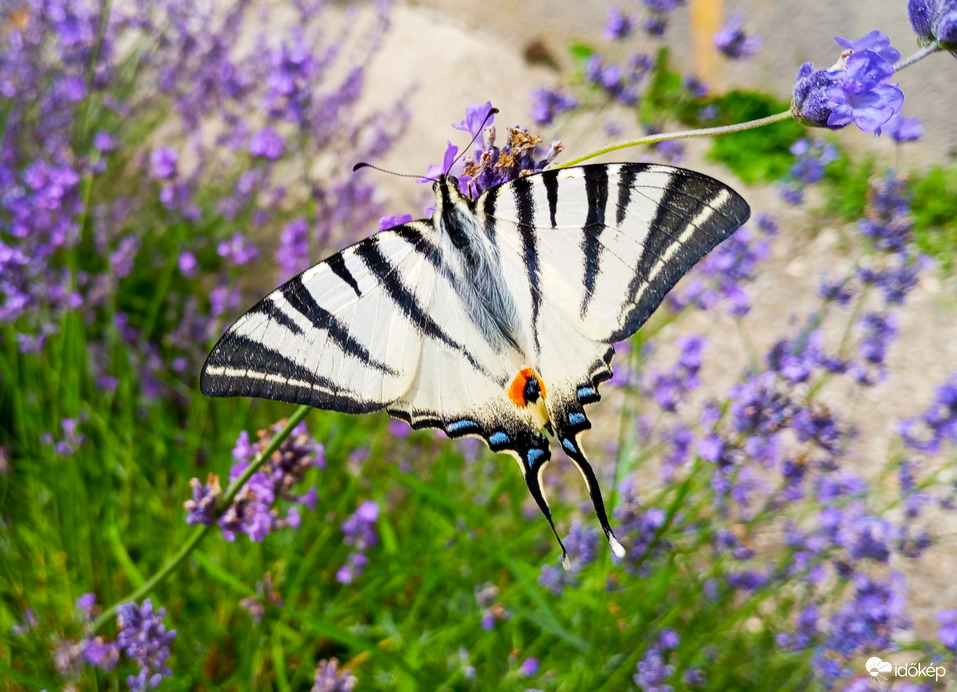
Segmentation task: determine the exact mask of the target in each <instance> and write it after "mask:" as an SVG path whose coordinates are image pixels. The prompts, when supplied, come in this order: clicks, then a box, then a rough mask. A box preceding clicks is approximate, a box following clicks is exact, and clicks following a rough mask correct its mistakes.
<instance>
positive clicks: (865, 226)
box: [857, 171, 914, 251]
mask: <svg viewBox="0 0 957 692" xmlns="http://www.w3.org/2000/svg"><path fill="white" fill-rule="evenodd" d="M910 205H911V195H910V190H909V188H908V186H907V183H906V181H904V180H901V179H899V178H897V177H896V175H895V174H894V172H893V171H888V173H887V175H886V176H884V178H882V179H879V180H877V181H875V182H874V183H873V184H872V188H871V192H870V196H869V198H868V206H867V211H866V217H865V218H863V219H861V220H860V221H859V222H858V224H857V227H858V230H860V232H861V233H862V234H863V235H864V236H866V237H868V238H870V239H871V240H872V241H873V242H874V246H875V247H876V248H877V249H878V250H893V251H900V250H902V249H903V248H904V247H905V246H906V245H907V244H908V242H909V241H910V239H911V236H912V231H913V227H914V223H913V217H912V216H911V209H910Z"/></svg>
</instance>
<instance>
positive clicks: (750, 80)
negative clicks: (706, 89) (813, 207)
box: [405, 0, 957, 166]
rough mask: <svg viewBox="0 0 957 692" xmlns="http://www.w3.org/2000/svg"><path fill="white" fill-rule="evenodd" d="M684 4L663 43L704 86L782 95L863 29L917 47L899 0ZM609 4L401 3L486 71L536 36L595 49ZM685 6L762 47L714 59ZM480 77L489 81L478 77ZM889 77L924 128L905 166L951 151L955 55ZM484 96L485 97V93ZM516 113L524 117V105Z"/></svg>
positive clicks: (956, 132)
mask: <svg viewBox="0 0 957 692" xmlns="http://www.w3.org/2000/svg"><path fill="white" fill-rule="evenodd" d="M687 3H688V4H687V5H686V6H684V7H681V8H679V9H678V10H676V12H675V13H674V15H673V19H672V25H671V27H670V29H669V31H668V34H667V36H666V40H667V43H668V45H669V46H670V47H671V48H672V55H673V58H674V60H675V62H676V63H677V64H678V65H679V66H681V67H682V69H683V70H686V71H688V72H699V74H700V76H701V77H702V78H703V79H704V80H705V81H706V82H710V83H712V84H714V85H715V86H718V87H720V86H721V85H722V84H723V85H725V86H742V87H751V88H755V87H756V88H759V89H762V90H766V91H768V92H770V93H775V94H779V95H780V96H782V97H787V96H789V95H790V91H791V89H792V87H793V84H794V75H795V73H796V72H797V69H798V67H799V66H800V65H801V64H802V63H803V62H806V61H811V62H813V63H814V64H815V66H816V67H827V66H829V65H831V64H832V63H833V62H834V61H835V60H836V59H837V57H838V55H839V53H840V49H839V47H838V46H837V44H836V43H834V41H833V37H834V36H843V37H846V38H859V37H861V36H863V35H864V34H866V33H867V32H868V31H871V30H872V29H880V30H881V31H883V32H884V33H886V34H887V35H888V36H889V37H890V39H891V42H892V44H893V45H894V46H895V47H896V48H897V49H898V50H900V51H901V53H902V54H903V55H905V56H906V55H909V54H910V53H911V52H913V51H914V50H916V48H917V44H916V38H915V36H914V33H913V31H912V30H911V28H910V24H909V23H908V20H907V3H906V1H905V0H850V1H845V2H835V1H834V0H773V1H772V0H687ZM610 4H612V3H609V2H604V1H602V2H596V1H590V0H589V1H584V2H556V1H555V0H522V1H521V2H514V1H510V0H482V2H475V1H474V0H407V2H406V3H405V5H406V7H408V8H410V9H412V8H418V9H428V10H429V11H430V12H431V13H432V14H433V16H434V19H435V21H436V23H437V24H439V25H443V24H451V25H458V26H459V27H460V28H463V29H465V30H467V31H468V32H469V33H471V34H472V35H473V36H475V38H476V39H477V40H479V41H480V42H481V41H484V42H486V43H487V44H488V49H489V52H488V53H487V54H486V58H485V59H483V58H482V57H479V56H476V63H475V64H474V69H475V70H476V71H478V70H482V69H483V65H484V66H487V68H488V69H494V67H495V66H496V65H497V64H498V63H497V59H498V57H500V56H495V55H494V54H493V53H494V51H500V50H502V49H503V48H504V49H506V50H511V51H514V53H515V54H517V55H521V54H522V51H523V50H524V49H525V47H526V46H527V45H528V44H529V43H531V42H532V41H533V40H540V41H541V42H542V43H543V44H544V45H545V46H546V47H547V48H548V49H549V51H550V52H551V53H552V54H553V55H554V56H555V57H556V58H558V60H559V61H560V62H563V63H565V64H568V62H569V61H568V59H567V52H566V50H565V46H567V44H568V43H569V41H572V40H581V41H587V42H589V43H590V44H592V45H595V46H596V47H599V46H603V45H607V42H605V41H604V40H603V39H602V37H601V33H602V29H603V27H604V24H605V16H606V11H607V8H608V6H609V5H610ZM617 5H618V6H619V7H620V8H622V9H623V10H629V11H640V10H641V8H640V6H639V5H640V3H638V2H637V1H636V0H622V1H621V2H618V3H617ZM692 11H696V12H699V13H701V12H702V11H704V12H705V13H708V12H710V13H712V14H715V15H717V16H728V15H729V14H731V13H732V12H742V13H744V14H745V16H746V17H747V23H746V26H747V27H748V28H750V29H752V30H753V31H755V32H756V33H759V34H761V35H763V37H764V46H763V47H762V49H761V50H760V52H759V53H758V55H757V56H756V57H755V58H754V59H752V60H750V61H745V62H728V61H725V60H720V59H719V60H714V59H713V55H709V54H708V51H707V50H704V49H702V42H701V37H700V36H698V37H697V38H698V42H697V44H696V43H695V38H696V37H695V32H694V27H693V26H692V22H691V21H690V15H691V12H692ZM700 16H701V15H700V14H699V15H698V17H699V18H700ZM699 33H700V31H699ZM629 40H630V41H631V43H630V45H628V46H627V50H628V51H643V52H647V51H649V50H652V49H653V48H654V46H656V45H658V44H656V43H655V42H653V41H651V40H649V39H648V38H647V37H646V36H645V35H644V34H643V33H642V32H636V34H635V35H634V36H633V37H632V38H631V39H629ZM706 41H707V40H706ZM432 45H433V47H438V49H439V54H438V55H437V57H439V58H440V56H441V54H442V50H443V47H442V44H441V43H439V44H438V46H436V44H435V43H433V44H432ZM696 45H697V47H696ZM446 47H447V49H448V50H449V52H450V54H455V53H456V52H457V50H458V47H457V46H449V45H448V44H446ZM441 67H442V65H441V63H439V64H437V65H436V69H441ZM463 76H464V75H463ZM501 78H502V81H501V88H500V89H499V90H498V91H499V92H501V91H505V90H507V89H508V75H501ZM481 79H482V80H483V81H490V80H489V76H486V75H483V76H482V77H481ZM551 79H552V80H553V79H554V77H553V76H552V77H551ZM519 81H521V80H519ZM898 81H899V83H900V86H901V88H902V89H903V91H904V94H905V104H904V114H905V115H916V116H919V117H920V118H921V120H922V122H923V124H924V127H925V137H924V140H923V141H922V142H921V143H919V144H915V145H911V146H909V147H907V150H906V157H907V158H906V160H905V161H904V163H905V165H921V166H923V165H927V164H930V163H943V162H946V161H950V160H952V159H954V158H955V157H957V124H955V122H957V115H955V114H957V58H955V57H953V56H951V55H948V54H938V55H934V56H931V57H929V58H927V59H925V60H924V61H922V62H920V63H918V64H917V65H914V66H912V67H910V68H908V69H907V70H905V71H903V72H902V73H901V74H900V76H899V79H898ZM545 83H549V82H548V81H546V82H545ZM492 96H493V98H494V94H493V95H492ZM522 115H523V116H524V115H527V110H526V112H525V113H523V114H522ZM851 129H855V128H851ZM841 139H842V141H843V142H844V143H845V144H847V145H848V146H851V147H853V148H856V149H864V150H867V149H870V150H876V151H887V150H888V148H889V147H891V145H890V144H889V143H888V142H886V141H884V142H882V141H880V140H878V141H876V142H874V141H869V140H871V137H870V136H869V135H864V134H862V133H860V132H857V131H855V132H848V133H843V134H842V135H841Z"/></svg>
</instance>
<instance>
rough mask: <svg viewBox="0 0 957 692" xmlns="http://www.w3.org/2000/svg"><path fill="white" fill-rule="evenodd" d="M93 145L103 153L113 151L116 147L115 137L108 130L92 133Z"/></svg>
mask: <svg viewBox="0 0 957 692" xmlns="http://www.w3.org/2000/svg"><path fill="white" fill-rule="evenodd" d="M93 147H94V148H95V149H97V150H98V151H102V152H104V153H105V152H109V151H113V150H114V149H115V148H116V138H115V137H114V136H113V135H111V134H110V133H109V132H102V131H101V132H97V133H96V134H95V135H93Z"/></svg>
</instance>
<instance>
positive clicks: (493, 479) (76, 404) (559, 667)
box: [0, 317, 808, 691]
mask: <svg viewBox="0 0 957 692" xmlns="http://www.w3.org/2000/svg"><path fill="white" fill-rule="evenodd" d="M84 339H85V335H84V330H83V328H82V325H81V324H80V322H79V320H77V319H75V318H73V317H68V318H65V319H64V322H63V324H62V331H61V332H60V333H59V334H58V335H57V336H56V337H54V338H53V339H52V340H51V343H50V344H49V347H50V348H51V355H52V356H53V358H52V362H54V363H56V364H57V366H56V367H55V368H50V367H48V365H47V362H46V361H44V360H41V359H40V358H38V357H36V356H22V355H19V354H17V353H15V352H14V351H12V350H10V349H9V348H8V349H7V350H6V351H5V352H4V353H3V354H2V366H3V368H4V372H5V373H16V376H15V379H14V378H12V377H5V378H4V379H3V381H2V389H0V400H2V401H3V404H4V411H6V413H5V414H4V431H5V432H4V436H3V442H4V444H5V445H6V448H7V449H9V450H10V451H11V454H12V457H13V459H12V461H13V468H14V471H13V473H12V474H10V475H0V514H2V516H3V517H4V528H3V530H2V532H0V557H2V559H0V564H2V568H0V569H2V573H3V586H2V589H0V594H2V600H0V677H3V678H6V680H7V682H6V683H3V684H0V689H4V690H17V689H26V688H33V689H40V688H42V687H46V688H48V689H57V688H59V687H60V686H61V685H62V680H61V678H60V677H59V676H58V674H57V673H56V671H55V670H54V666H53V658H52V656H51V655H50V652H49V647H50V646H51V644H50V632H51V631H54V632H58V635H57V636H58V637H62V638H63V640H73V641H76V640H78V639H79V638H80V636H81V635H82V633H83V628H82V626H81V624H80V622H79V621H78V620H77V619H76V615H75V613H74V600H75V599H76V598H77V597H78V596H79V595H81V594H82V593H85V592H88V591H96V593H97V594H98V597H99V600H100V601H101V602H104V601H105V602H106V603H104V605H107V604H111V603H114V602H117V601H119V600H121V599H122V598H123V596H124V595H125V594H128V593H129V592H130V591H131V590H132V589H134V588H136V587H138V586H140V585H142V584H143V583H144V581H145V580H146V579H147V578H148V577H149V576H150V575H151V574H152V573H154V572H156V571H157V570H158V569H159V568H160V567H161V566H162V565H163V564H164V563H166V562H167V560H168V559H169V558H170V556H171V555H172V554H173V553H175V551H176V550H177V548H178V547H179V546H180V545H181V544H182V543H183V542H184V541H185V540H186V539H187V537H188V536H189V535H190V534H191V533H192V530H193V529H192V527H188V526H186V524H185V523H184V516H185V512H184V510H183V509H182V502H183V500H185V499H186V498H188V497H189V496H190V487H189V479H190V478H191V477H192V476H196V475H200V476H204V475H205V474H206V473H208V472H215V473H218V474H220V476H222V477H225V476H226V475H227V472H228V467H229V465H230V463H231V462H232V459H231V458H230V455H229V449H230V448H231V447H232V446H233V443H234V440H235V437H236V435H237V433H238V431H239V430H241V429H247V430H254V429H256V428H257V427H264V426H266V425H268V424H270V423H272V422H274V421H275V420H276V419H277V418H278V417H279V416H280V415H282V413H283V412H285V411H288V407H285V406H280V405H275V404H272V403H269V402H251V401H248V400H231V401H229V400H227V401H216V402H210V401H208V400H206V399H205V398H203V397H201V396H200V395H198V393H195V392H185V393H184V395H185V396H186V398H187V401H188V405H187V407H186V410H188V411H189V414H188V419H187V420H185V421H184V420H182V417H183V410H184V409H183V407H182V402H180V403H176V402H173V401H166V400H157V401H154V402H152V403H149V404H144V405H143V406H140V407H137V406H120V405H117V403H118V401H119V395H117V396H114V395H111V394H107V393H104V392H103V391H100V390H98V388H97V387H96V385H95V383H94V382H93V381H92V380H91V379H90V377H89V375H88V374H87V373H86V372H85V367H84V365H83V360H84V351H85V348H86V346H87V344H86V343H85V340H84ZM4 343H5V344H7V345H9V344H10V343H11V341H8V340H5V341H4ZM119 376H120V379H121V383H120V385H119V387H118V390H117V391H118V392H121V393H123V397H124V398H126V400H135V399H136V398H137V392H138V383H137V379H138V378H137V373H136V372H135V371H134V370H131V369H125V370H120V371H119ZM43 392H60V393H61V395H60V396H56V397H51V398H49V399H47V400H45V404H44V405H43V406H42V407H38V406H36V396H37V394H39V393H43ZM63 417H74V418H76V419H78V420H80V421H81V423H80V426H79V429H80V431H81V432H82V434H83V435H84V436H85V438H86V439H85V441H84V442H83V443H82V444H80V445H79V447H78V448H77V449H76V451H75V452H74V453H73V454H72V455H69V456H67V455H59V454H57V453H55V451H54V449H53V447H52V446H51V445H49V444H46V443H44V442H43V441H42V437H43V433H44V432H48V431H53V432H54V437H59V433H58V432H57V431H58V427H59V423H60V420H61V419H62V418H63ZM308 420H309V423H310V426H311V428H312V431H313V433H314V434H315V436H316V438H317V439H320V440H323V441H324V442H325V445H326V458H327V460H328V467H327V469H326V470H325V471H322V472H320V471H319V470H313V471H312V472H310V473H311V476H310V477H308V478H307V482H308V483H310V484H312V483H316V482H318V484H319V488H320V500H319V509H318V511H317V512H316V513H314V514H313V513H306V514H305V515H304V517H303V523H302V527H301V529H300V530H299V531H298V532H293V531H290V530H284V531H280V532H277V533H275V534H272V535H270V536H268V537H267V539H266V540H265V541H264V542H263V543H261V544H255V543H250V542H249V541H248V540H247V539H246V537H245V536H241V537H239V538H238V539H237V540H236V542H235V543H229V542H227V541H225V540H223V539H222V538H221V536H220V535H219V532H218V530H216V531H214V533H213V534H212V535H210V536H209V537H207V539H206V540H205V542H204V543H203V544H202V545H201V546H200V548H199V549H198V550H197V551H196V552H194V553H193V554H192V555H191V556H190V558H189V560H188V561H187V563H186V564H185V565H184V566H183V567H181V568H180V570H179V571H178V572H177V573H175V574H174V575H173V577H172V578H171V579H170V580H169V581H168V582H166V583H165V584H163V585H162V586H161V587H159V589H157V590H156V591H155V592H154V593H153V599H154V602H156V603H157V604H161V605H163V606H164V607H166V608H167V610H168V614H167V624H168V626H170V627H173V628H175V629H176V630H177V631H178V634H177V638H176V641H175V643H174V646H173V659H172V661H171V662H172V664H173V666H174V670H175V675H174V676H173V677H172V678H170V679H169V680H167V681H165V682H164V683H163V689H195V688H197V687H205V688H210V689H213V688H215V689H299V690H304V689H307V688H308V687H309V685H310V683H311V675H312V671H313V670H314V669H315V666H316V664H317V662H318V661H319V660H320V659H324V658H330V657H333V656H335V657H338V658H339V659H340V660H341V661H343V662H346V661H348V662H349V663H350V666H351V668H352V670H353V671H354V672H355V673H356V674H357V675H358V676H359V678H360V681H361V683H360V689H389V690H395V689H399V690H413V689H429V690H432V689H462V690H472V689H474V690H479V689H501V690H516V691H519V690H524V689H526V688H527V687H529V686H530V685H535V686H537V687H540V688H542V689H549V690H554V689H560V688H561V689H567V688H572V689H623V688H626V687H628V686H629V685H630V684H631V677H632V675H633V674H634V671H635V664H636V662H637V661H638V660H639V659H640V658H641V656H642V654H643V653H644V651H645V650H646V648H647V647H648V646H649V645H651V644H652V643H653V642H654V638H655V635H656V634H657V632H658V631H659V630H660V629H661V628H662V627H678V628H680V629H681V631H682V644H681V646H680V648H679V649H678V650H677V651H676V653H675V654H674V655H675V657H676V659H677V660H678V661H680V662H681V665H682V666H683V667H684V666H692V665H693V666H696V667H700V668H702V670H703V671H704V673H705V675H706V677H707V678H708V679H709V680H713V681H714V682H713V683H711V684H712V686H711V689H728V688H731V687H736V688H739V689H741V688H753V687H755V686H758V685H761V684H769V683H770V682H773V686H774V687H775V688H776V689H801V688H803V686H804V684H805V682H806V680H807V675H808V664H807V661H806V660H802V659H799V658H796V657H794V656H791V655H787V654H782V653H781V652H780V651H779V650H778V647H776V646H775V645H774V641H773V637H772V636H770V635H769V634H768V633H767V632H762V633H758V634H754V633H751V632H750V631H749V630H747V629H744V628H741V627H740V623H741V621H742V619H743V618H745V617H746V616H747V614H748V613H750V612H751V609H750V608H748V607H745V608H742V607H741V606H742V603H741V599H740V598H739V596H738V595H737V594H735V593H732V592H730V591H726V592H722V593H719V594H714V593H709V592H708V591H707V589H706V581H707V579H708V578H709V576H712V575H714V574H716V573H717V572H716V570H719V569H720V568H719V566H717V565H711V566H707V565H705V564H703V563H702V562H701V561H700V558H699V557H696V552H699V551H700V549H701V547H702V546H704V545H705V544H706V539H704V538H702V536H706V535H707V532H703V531H702V532H698V533H697V534H694V536H695V537H694V538H693V539H690V540H689V539H686V538H683V536H684V535H687V536H692V534H687V533H686V532H685V530H684V528H683V526H684V524H681V525H678V524H676V525H675V526H674V528H673V529H671V530H669V531H666V532H664V533H663V534H662V537H661V540H671V541H673V542H674V545H675V550H674V551H666V552H663V553H662V554H660V555H659V556H657V557H655V558H652V559H649V560H648V561H646V562H645V563H644V566H645V568H647V573H644V574H643V575H635V574H628V573H626V572H623V570H622V569H621V568H620V567H616V566H614V565H612V563H611V562H610V560H609V559H608V556H607V554H606V555H605V556H604V557H603V558H602V559H600V560H599V561H598V562H597V563H595V564H593V565H590V566H589V567H587V568H586V569H584V570H583V571H582V573H581V575H580V582H581V583H580V586H578V587H569V588H568V589H566V592H565V594H564V596H562V597H561V598H559V597H556V596H554V595H552V594H551V593H550V592H549V591H548V590H547V589H544V588H543V587H542V586H540V585H539V584H538V583H537V579H538V576H539V573H540V571H539V570H540V566H541V565H542V564H549V563H553V562H554V560H555V558H556V554H555V553H556V549H555V546H554V543H553V542H552V540H551V536H550V534H549V532H548V531H547V530H546V529H545V525H544V522H543V521H542V520H541V518H540V517H539V516H538V515H537V514H533V515H531V518H530V519H526V518H525V517H526V515H525V512H524V507H525V504H526V500H527V498H526V492H525V489H524V485H523V483H522V482H521V478H520V476H519V474H518V473H517V472H516V470H515V468H514V465H513V464H511V463H510V462H509V461H507V460H506V459H505V458H504V457H497V456H495V455H492V454H491V453H488V452H484V453H483V454H482V455H481V456H480V457H479V459H478V460H477V461H466V460H465V458H464V457H463V454H462V448H461V445H460V443H458V442H450V441H447V440H441V439H439V438H437V437H435V436H434V435H433V434H431V433H429V432H417V433H412V434H410V435H409V436H408V437H407V438H405V439H400V438H396V437H395V436H393V435H391V434H390V433H389V432H388V431H387V430H386V426H385V419H384V417H381V416H379V417H350V416H345V415H339V414H332V413H326V412H315V413H313V414H312V415H311V416H310V418H309V419H308ZM356 450H360V451H361V450H367V451H368V454H367V455H365V457H364V459H363V460H362V461H361V462H350V461H349V459H350V456H351V455H353V454H354V452H356ZM353 458H355V457H353ZM691 478H692V479H693V478H695V477H694V476H692V477H691ZM701 478H704V476H703V475H700V476H699V479H701ZM704 482H706V481H704V480H689V481H687V483H689V484H691V483H704ZM572 488H573V489H572V490H570V492H573V493H582V492H584V491H583V490H582V489H581V488H580V487H578V486H577V484H576V485H575V486H572ZM688 490H690V486H689V487H683V486H677V487H676V488H675V489H674V490H673V491H672V492H670V493H667V494H664V495H662V496H661V497H660V498H659V499H658V500H656V502H657V503H659V504H660V506H662V507H666V508H668V510H669V512H671V513H674V512H675V511H676V510H677V508H678V505H679V500H680V498H682V497H685V495H686V493H687V491H688ZM369 498H373V499H376V500H377V501H379V502H380V504H382V505H383V507H388V510H387V511H384V512H383V514H382V515H381V518H380V521H379V527H378V530H379V533H380V536H381V542H380V546H379V547H378V548H376V549H375V550H373V551H372V552H371V554H370V559H371V563H370V567H369V569H368V570H367V573H366V574H365V575H364V576H363V577H361V578H360V579H358V580H357V581H356V582H355V583H354V584H351V585H342V584H339V583H338V582H337V581H336V578H335V574H336V570H337V569H338V567H339V566H341V565H342V564H343V562H344V561H345V558H346V555H347V554H348V552H349V550H350V548H349V547H348V546H346V545H344V544H343V542H342V533H341V530H340V528H339V526H340V524H341V523H342V521H344V519H345V518H346V517H347V516H348V515H349V514H350V513H351V512H352V511H353V510H354V509H355V507H356V506H357V505H358V504H359V503H360V502H361V501H362V500H364V499H369ZM571 506H572V503H570V502H563V503H557V504H556V506H555V511H556V520H557V521H558V522H559V525H561V526H567V525H568V523H569V520H570V517H569V512H570V507H571ZM689 509H690V508H687V507H686V508H683V511H689ZM603 550H605V551H606V552H607V549H605V548H603ZM643 571H644V570H643ZM267 572H268V573H269V574H270V575H271V583H272V585H273V587H274V588H275V589H276V591H277V593H278V595H279V597H280V598H281V599H282V601H283V602H284V605H276V604H274V603H272V602H270V601H269V600H268V599H266V598H264V595H263V593H262V592H261V589H260V590H257V583H258V582H261V581H262V580H263V578H264V575H265V574H266V573H267ZM486 581H491V582H492V583H494V584H495V585H496V586H498V587H500V589H501V591H500V593H499V596H498V599H497V604H498V606H499V607H501V608H504V612H507V617H506V618H504V619H500V620H498V621H497V622H496V624H495V627H494V628H493V629H492V630H490V631H486V630H484V629H483V628H482V627H481V626H480V619H481V608H480V607H479V606H478V605H477V604H476V599H475V589H476V588H477V587H478V586H480V585H481V584H483V583H484V582H486ZM609 584H611V585H614V588H606V587H607V585H609ZM243 599H256V600H258V601H259V602H261V603H264V607H265V611H264V615H263V617H262V621H261V622H257V621H256V620H255V619H254V618H253V616H252V615H251V614H250V613H249V612H247V610H245V609H244V608H243V607H242V606H241V605H240V601H242V600H243ZM27 609H30V610H32V611H33V612H34V613H36V615H37V617H38V620H39V625H38V626H37V627H35V628H32V629H31V628H27V630H26V631H24V632H19V631H18V630H17V626H18V625H22V624H23V622H24V613H25V612H26V611H27ZM114 626H115V624H114V623H111V624H110V625H109V626H108V627H107V630H106V631H104V632H102V633H101V634H104V635H107V636H111V632H112V630H113V628H114ZM721 639H726V642H725V644H727V645H725V644H722V645H721V646H720V647H719V648H718V650H712V649H711V648H709V645H713V644H714V643H715V642H716V641H720V640H721ZM462 649H465V650H466V651H467V652H468V657H469V660H468V663H469V665H471V666H473V667H474V669H475V673H474V677H469V676H468V675H466V668H465V665H464V663H463V661H462V659H461V657H460V653H459V652H460V651H461V650H462ZM739 651H748V652H749V655H748V656H747V657H740V656H738V653H737V652H739ZM517 652H520V653H517ZM528 656H534V657H536V658H539V659H540V660H541V661H542V672H541V673H540V674H539V676H538V677H537V678H536V679H534V680H532V679H529V678H526V677H525V676H523V675H522V674H521V673H520V671H519V669H518V666H519V664H520V662H521V660H524V658H526V657H528ZM752 661H761V662H762V665H761V666H755V665H752V663H751V662H752ZM119 672H120V674H121V676H122V675H126V674H129V673H131V672H133V671H132V670H131V669H130V668H129V666H128V664H122V665H121V668H120V671H119ZM121 679H122V678H121ZM79 682H80V688H81V689H96V688H99V687H101V686H103V685H104V684H105V679H104V674H103V673H102V672H95V671H94V669H92V668H90V667H89V666H87V667H85V668H84V669H83V672H82V677H81V678H80V679H79Z"/></svg>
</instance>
